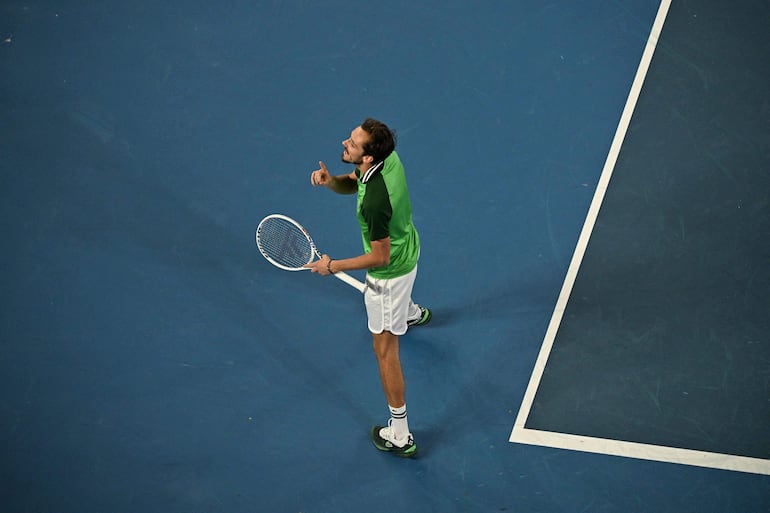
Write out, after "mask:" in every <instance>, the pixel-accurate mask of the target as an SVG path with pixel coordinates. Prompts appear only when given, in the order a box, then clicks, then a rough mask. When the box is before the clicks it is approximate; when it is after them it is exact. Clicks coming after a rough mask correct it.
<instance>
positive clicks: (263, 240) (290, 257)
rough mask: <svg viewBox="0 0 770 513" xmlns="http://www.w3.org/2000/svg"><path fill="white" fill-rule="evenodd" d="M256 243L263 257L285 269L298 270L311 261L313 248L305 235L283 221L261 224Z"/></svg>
mask: <svg viewBox="0 0 770 513" xmlns="http://www.w3.org/2000/svg"><path fill="white" fill-rule="evenodd" d="M258 241H259V248H260V250H262V252H263V253H264V254H265V256H267V257H269V258H270V259H272V260H274V261H275V262H276V263H278V264H280V265H283V266H285V267H291V268H294V269H298V268H300V267H303V266H304V265H306V264H308V263H310V262H311V261H312V260H313V247H312V246H311V244H310V241H309V240H308V238H307V236H306V235H305V233H304V232H303V231H302V229H300V228H299V227H298V226H296V225H295V224H293V223H291V222H289V221H286V220H284V219H280V218H272V219H267V220H266V221H265V222H264V223H262V224H261V225H260V227H259V238H258Z"/></svg>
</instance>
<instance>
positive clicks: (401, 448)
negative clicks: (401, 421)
mask: <svg viewBox="0 0 770 513" xmlns="http://www.w3.org/2000/svg"><path fill="white" fill-rule="evenodd" d="M372 442H374V446H375V447H376V448H377V449H379V450H381V451H385V452H390V453H393V454H395V455H396V456H399V457H401V458H411V457H413V456H415V455H416V454H417V446H416V445H415V443H414V438H413V437H412V433H407V435H406V438H402V439H397V438H396V437H395V435H394V434H393V429H392V428H391V427H390V421H388V425H387V426H374V427H373V428H372Z"/></svg>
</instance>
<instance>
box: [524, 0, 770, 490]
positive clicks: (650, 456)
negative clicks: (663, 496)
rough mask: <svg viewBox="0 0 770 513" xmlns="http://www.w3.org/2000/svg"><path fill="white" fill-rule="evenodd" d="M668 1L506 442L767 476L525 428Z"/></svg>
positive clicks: (752, 467)
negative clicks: (508, 439) (508, 440)
mask: <svg viewBox="0 0 770 513" xmlns="http://www.w3.org/2000/svg"><path fill="white" fill-rule="evenodd" d="M670 5H671V0H663V1H662V2H661V3H660V7H659V8H658V14H657V15H656V17H655V22H654V23H653V25H652V29H651V30H650V36H649V38H648V39H647V46H646V47H645V49H644V53H643V54H642V59H641V62H640V63H639V68H638V69H637V72H636V77H635V78H634V82H633V84H632V85H631V91H630V93H629V95H628V99H627V100H626V105H625V107H624V109H623V114H622V115H621V117H620V122H619V124H618V128H617V130H616V132H615V138H614V139H613V141H612V146H611V147H610V151H609V154H608V155H607V161H606V162H605V164H604V169H603V170H602V174H601V177H600V178H599V183H598V185H597V187H596V192H595V193H594V197H593V200H592V202H591V206H590V207H589V209H588V215H587V216H586V221H585V224H584V225H583V230H582V231H581V233H580V238H579V239H578V243H577V247H576V248H575V253H574V254H573V256H572V261H571V262H570V265H569V269H568V270H567V276H566V277H565V279H564V284H563V285H562V288H561V292H560V293H559V298H558V300H557V301H556V307H555V308H554V312H553V315H552V316H551V322H550V323H549V325H548V329H547V330H546V334H545V339H544V340H543V346H542V347H541V348H540V354H539V355H538V357H537V361H536V362H535V367H534V369H533V370H532V376H531V377H530V380H529V384H528V385H527V390H526V392H525V393H524V399H523V400H522V403H521V408H520V409H519V414H518V415H517V417H516V422H515V423H514V425H513V431H512V432H511V437H510V441H511V442H518V443H525V444H531V445H542V446H546V447H556V448H561V449H571V450H577V451H584V452H593V453H598V454H611V455H615V456H625V457H629V458H638V459H646V460H655V461H665V462H670V463H681V464H687V465H696V466H701V467H711V468H719V469H725V470H737V471H742V472H751V473H757V474H768V475H770V460H763V459H757V458H748V457H742V456H733V455H728V454H717V453H710V452H701V451H692V450H688V449H677V448H673V447H662V446H657V445H647V444H639V443H632V442H621V441H618V440H609V439H602V438H592V437H587V436H578V435H567V434H563V433H555V432H550V431H539V430H533V429H527V428H526V427H524V426H525V424H526V421H527V417H528V416H529V412H530V410H531V409H532V403H533V401H534V399H535V393H536V392H537V388H538V386H539V384H540V380H541V379H542V377H543V371H544V369H545V364H546V362H547V361H548V356H549V355H550V353H551V348H552V347H553V342H554V339H555V338H556V332H557V331H558V329H559V325H560V324H561V319H562V316H563V315H564V309H565V308H566V307H567V301H568V300H569V296H570V294H571V293H572V287H573V285H574V284H575V279H576V278H577V273H578V269H579V268H580V264H581V263H582V261H583V256H584V255H585V252H586V248H587V247H588V240H589V239H590V237H591V232H592V231H593V229H594V224H595V223H596V218H597V217H598V215H599V209H600V208H601V205H602V201H603V200H604V195H605V193H606V192H607V186H608V185H609V182H610V178H611V177H612V172H613V170H614V169H615V163H616V162H617V160H618V155H619V154H620V148H621V146H622V145H623V140H624V139H625V136H626V132H627V131H628V125H629V124H630V122H631V116H632V115H633V112H634V108H635V107H636V102H637V100H638V99H639V94H640V93H641V90H642V84H643V83H644V79H645V77H646V76H647V70H648V69H649V67H650V62H651V61H652V56H653V54H654V53H655V47H656V46H657V44H658V39H659V38H660V34H661V31H662V30H663V24H664V22H665V21H666V15H667V14H668V9H669V7H670Z"/></svg>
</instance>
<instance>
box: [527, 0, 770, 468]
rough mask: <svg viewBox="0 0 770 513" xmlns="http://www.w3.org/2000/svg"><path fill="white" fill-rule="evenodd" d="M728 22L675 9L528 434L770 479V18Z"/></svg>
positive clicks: (707, 10) (748, 8)
mask: <svg viewBox="0 0 770 513" xmlns="http://www.w3.org/2000/svg"><path fill="white" fill-rule="evenodd" d="M723 11H724V6H721V5H717V4H714V5H710V6H700V7H699V8H698V9H697V10H696V11H692V10H690V9H688V7H687V5H686V4H683V3H679V2H674V3H673V4H672V8H671V11H670V13H669V14H668V17H667V19H666V25H665V29H664V31H663V35H662V37H661V39H660V42H659V43H658V51H657V54H656V57H655V60H654V61H653V63H652V67H651V69H650V72H649V74H648V75H647V81H646V85H645V89H644V92H643V94H642V96H641V99H640V101H639V104H638V109H637V111H636V114H635V117H634V121H633V123H632V124H631V128H630V131H629V135H628V137H627V138H626V140H625V144H624V148H623V152H622V153H621V158H620V160H619V161H618V165H617V166H616V168H615V171H614V173H613V175H612V182H611V184H610V187H609V189H608V193H607V196H606V198H605V200H604V202H603V204H602V211H601V214H600V215H599V218H598V220H597V223H596V226H595V228H594V230H593V233H592V237H591V243H590V246H589V249H588V252H587V254H586V256H585V258H584V259H583V262H582V265H581V267H580V273H579V275H578V279H577V282H576V283H575V287H574V289H573V291H572V295H571V300H570V302H569V304H568V305H567V308H566V311H565V319H564V321H563V322H562V324H561V326H560V330H559V335H558V336H557V337H556V342H555V344H554V349H553V352H552V353H551V358H550V359H549V362H548V367H547V369H546V372H545V374H544V379H543V380H542V381H541V382H540V388H539V389H538V396H537V398H536V400H535V403H534V407H533V411H532V415H531V416H530V417H529V419H528V422H527V425H528V427H531V428H536V429H548V430H551V431H556V432H561V433H572V434H583V435H590V436H597V437H600V438H605V439H615V440H626V441H634V442H642V443H645V444H653V445H660V446H668V447H676V448H684V449H693V450H698V451H706V452H710V453H719V454H724V455H736V456H746V457H751V458H759V459H762V460H767V461H766V462H765V463H764V466H765V468H766V469H767V470H766V471H765V472H770V445H769V444H768V441H770V401H769V400H768V397H769V395H768V393H769V392H770V388H768V387H769V383H770V381H769V378H770V367H768V362H770V344H768V340H767V334H768V333H770V292H768V290H769V289H770V237H768V235H770V172H769V170H770V152H769V151H768V148H769V147H768V142H770V123H768V121H770V117H769V114H770V110H768V88H767V86H768V83H770V66H768V64H770V35H769V34H768V32H767V26H766V25H767V17H766V16H764V15H765V14H770V7H769V6H768V4H767V3H758V2H757V3H754V5H752V3H751V2H748V3H745V5H740V6H733V7H731V8H730V10H729V12H727V13H725V12H723ZM759 13H762V15H759ZM737 27H740V30H739V31H738V30H736V28H737ZM565 383H569V386H565ZM567 412H568V413H569V414H568V415H565V413H567ZM608 412H611V413H610V414H609V415H608Z"/></svg>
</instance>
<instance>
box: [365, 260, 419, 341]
mask: <svg viewBox="0 0 770 513" xmlns="http://www.w3.org/2000/svg"><path fill="white" fill-rule="evenodd" d="M416 277H417V266H415V267H414V269H412V270H411V271H410V272H409V273H408V274H405V275H403V276H399V277H398V278H390V279H384V278H372V277H371V276H369V275H368V274H367V275H366V291H365V292H364V304H366V315H367V317H368V318H369V331H370V332H372V333H375V334H379V333H382V332H383V331H389V332H391V333H393V334H394V335H399V336H400V335H403V334H404V333H406V328H407V325H406V321H407V319H411V318H414V317H417V316H419V315H420V309H419V308H418V307H417V306H415V304H414V303H413V302H412V287H413V286H414V279H415V278H416Z"/></svg>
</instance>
